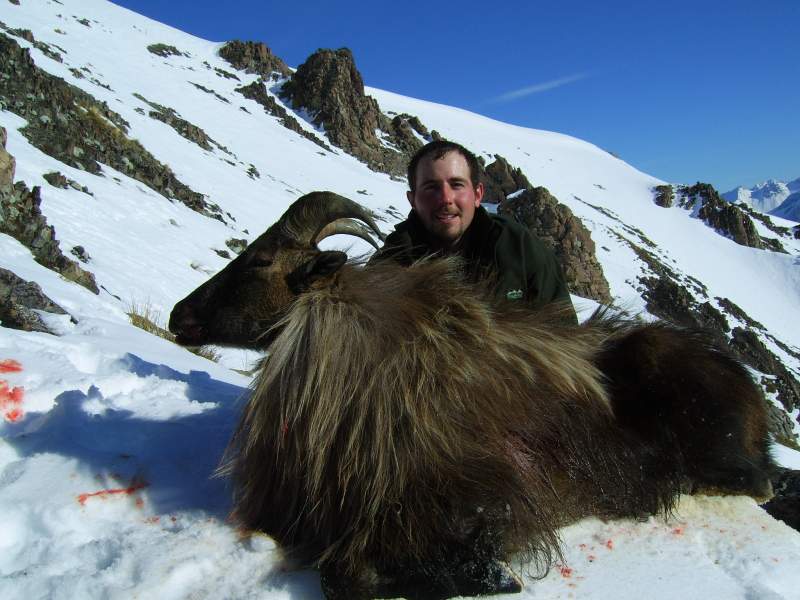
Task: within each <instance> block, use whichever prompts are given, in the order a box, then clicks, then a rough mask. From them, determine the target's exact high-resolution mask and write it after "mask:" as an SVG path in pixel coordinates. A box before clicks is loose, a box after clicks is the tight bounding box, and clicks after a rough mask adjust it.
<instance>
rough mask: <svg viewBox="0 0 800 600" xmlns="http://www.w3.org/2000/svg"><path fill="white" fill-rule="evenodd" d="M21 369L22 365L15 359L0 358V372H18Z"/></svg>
mask: <svg viewBox="0 0 800 600" xmlns="http://www.w3.org/2000/svg"><path fill="white" fill-rule="evenodd" d="M20 371H22V365H21V364H19V363H18V362H17V361H16V360H14V359H11V358H7V359H6V360H0V373H19V372H20Z"/></svg>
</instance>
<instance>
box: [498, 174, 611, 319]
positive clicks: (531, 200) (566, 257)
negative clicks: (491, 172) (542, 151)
mask: <svg viewBox="0 0 800 600" xmlns="http://www.w3.org/2000/svg"><path fill="white" fill-rule="evenodd" d="M520 175H521V173H520ZM522 177H524V176H522ZM525 181H526V182H527V179H525ZM514 185H516V182H515V183H514ZM498 212H499V213H500V214H505V215H509V216H511V217H512V218H514V219H515V220H516V221H518V222H519V223H522V224H523V225H525V226H526V227H528V228H529V229H530V230H531V231H532V232H533V233H534V234H535V235H536V236H537V237H539V238H540V239H542V240H543V241H544V242H545V243H546V244H547V245H549V246H550V247H551V248H552V249H553V250H554V252H555V254H556V257H557V258H558V260H559V261H560V262H561V265H562V267H563V269H564V275H565V276H566V279H567V284H568V285H569V287H570V290H571V291H572V292H573V293H574V294H577V295H579V296H583V297H584V298H593V299H594V300H597V301H598V302H600V303H602V304H608V303H610V302H611V293H610V290H609V287H608V282H607V281H606V279H605V276H604V275H603V268H602V267H601V266H600V263H599V262H598V260H597V257H596V255H595V245H594V241H593V240H592V237H591V235H590V234H589V231H588V230H587V229H586V228H585V227H584V226H583V223H581V222H580V219H578V218H577V217H576V216H575V215H573V214H572V211H571V210H570V209H569V208H567V207H566V206H564V205H563V204H560V203H559V202H558V200H556V198H555V197H554V196H553V195H552V194H550V192H548V191H547V189H546V188H543V187H537V188H530V189H526V190H525V191H523V192H521V193H520V194H519V195H517V196H515V197H514V198H512V199H510V200H506V201H505V202H503V203H502V204H501V205H500V207H499V209H498Z"/></svg>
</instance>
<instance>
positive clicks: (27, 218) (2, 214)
mask: <svg viewBox="0 0 800 600" xmlns="http://www.w3.org/2000/svg"><path fill="white" fill-rule="evenodd" d="M6 135H7V134H6V130H5V129H3V128H2V127H0V142H2V143H0V163H5V164H6V165H10V168H7V169H6V170H5V175H4V176H3V177H2V178H0V233H5V234H7V235H10V236H11V237H13V238H14V239H16V240H17V241H19V242H20V243H21V244H23V245H24V246H26V247H27V248H28V249H29V250H30V251H31V253H32V254H33V257H34V258H35V259H36V262H38V263H39V264H41V265H43V266H45V267H47V268H49V269H53V270H54V271H57V272H59V273H61V274H62V275H63V276H64V277H65V278H67V279H69V280H70V281H74V282H75V283H78V284H80V285H82V286H84V287H85V288H87V289H89V290H91V291H92V292H94V293H95V294H97V293H98V292H99V290H98V289H97V284H96V283H95V280H94V275H92V274H91V273H89V272H87V271H84V270H83V269H81V268H80V266H78V263H76V262H75V261H72V260H69V259H68V258H67V257H66V256H64V255H63V254H62V252H61V249H60V248H59V246H58V242H57V241H56V239H55V236H56V232H55V229H53V227H51V226H50V225H48V224H47V220H46V219H45V218H44V215H43V214H42V211H41V209H40V204H41V201H42V199H41V196H40V195H39V191H40V190H39V188H38V187H35V188H33V191H30V190H28V188H27V187H26V186H25V184H24V183H22V182H18V183H16V184H12V182H13V180H14V157H13V156H11V155H10V154H8V152H6V149H5V143H6Z"/></svg>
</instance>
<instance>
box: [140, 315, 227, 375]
mask: <svg viewBox="0 0 800 600" xmlns="http://www.w3.org/2000/svg"><path fill="white" fill-rule="evenodd" d="M125 313H126V314H127V315H128V318H129V319H130V321H131V325H134V326H135V327H138V328H139V329H143V330H144V331H146V332H147V333H150V334H152V335H157V336H158V337H160V338H163V339H165V340H168V341H170V342H175V336H174V335H173V334H171V333H170V332H169V331H167V329H166V328H165V327H163V326H162V325H161V323H162V322H163V321H162V320H161V312H160V311H158V310H156V309H155V308H153V305H152V304H151V303H150V301H149V300H147V301H145V302H141V303H140V302H136V301H135V300H133V301H131V302H130V304H129V305H128V309H127V310H126V311H125ZM186 349H187V350H188V351H189V352H192V353H194V354H196V355H197V356H201V357H203V358H205V359H206V360H211V361H214V362H219V358H220V356H219V354H218V353H217V352H216V351H215V350H214V349H213V348H212V347H211V346H199V347H197V348H186Z"/></svg>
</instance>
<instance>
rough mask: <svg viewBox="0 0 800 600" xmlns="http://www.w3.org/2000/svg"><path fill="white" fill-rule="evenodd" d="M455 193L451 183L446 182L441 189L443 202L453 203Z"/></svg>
mask: <svg viewBox="0 0 800 600" xmlns="http://www.w3.org/2000/svg"><path fill="white" fill-rule="evenodd" d="M454 196H455V194H454V193H453V188H451V187H450V186H449V185H447V184H444V185H443V186H442V189H441V199H442V203H443V204H452V203H453V198H454Z"/></svg>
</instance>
